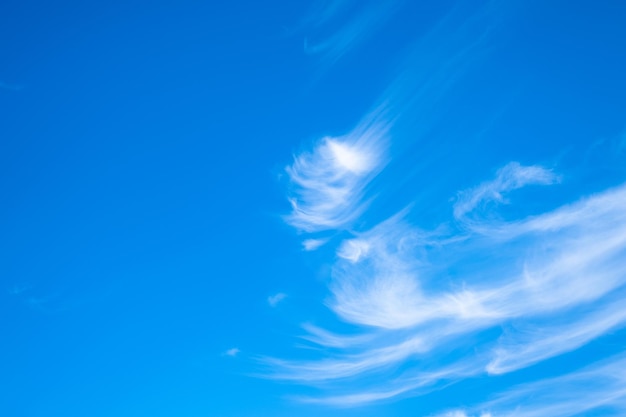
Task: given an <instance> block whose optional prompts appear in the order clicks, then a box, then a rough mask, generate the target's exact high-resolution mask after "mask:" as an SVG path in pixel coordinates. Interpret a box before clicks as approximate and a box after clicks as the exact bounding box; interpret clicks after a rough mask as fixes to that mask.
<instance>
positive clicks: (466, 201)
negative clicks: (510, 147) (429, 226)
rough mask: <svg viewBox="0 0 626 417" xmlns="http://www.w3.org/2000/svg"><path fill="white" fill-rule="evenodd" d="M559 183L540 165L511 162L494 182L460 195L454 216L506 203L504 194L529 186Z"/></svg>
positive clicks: (500, 171) (550, 172)
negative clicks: (491, 203)
mask: <svg viewBox="0 0 626 417" xmlns="http://www.w3.org/2000/svg"><path fill="white" fill-rule="evenodd" d="M558 181H559V177H558V176H557V175H555V174H554V173H553V172H552V171H551V170H548V169H546V168H544V167H541V166H538V165H531V166H523V165H520V164H519V163H518V162H511V163H509V164H507V165H506V166H504V167H503V168H501V169H500V170H499V171H498V173H497V174H496V178H495V179H494V180H492V181H488V182H485V183H483V184H481V185H479V186H478V187H476V188H473V189H471V190H467V191H463V192H461V193H459V196H458V198H457V202H456V204H455V205H454V216H455V217H456V218H461V217H463V216H465V215H466V214H468V213H470V212H472V211H473V210H475V209H476V208H477V207H480V206H481V205H484V204H487V203H490V202H496V203H503V202H506V200H505V199H504V194H505V193H508V192H509V191H513V190H517V189H519V188H522V187H524V186H527V185H534V184H537V185H548V184H554V183H556V182H558Z"/></svg>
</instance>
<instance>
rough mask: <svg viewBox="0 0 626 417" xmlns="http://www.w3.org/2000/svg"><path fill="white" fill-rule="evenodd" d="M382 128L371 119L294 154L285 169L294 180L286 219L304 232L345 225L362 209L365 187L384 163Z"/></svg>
mask: <svg viewBox="0 0 626 417" xmlns="http://www.w3.org/2000/svg"><path fill="white" fill-rule="evenodd" d="M372 117H374V118H375V116H374V115H373V116H372ZM386 130H387V127H386V126H385V124H384V123H383V122H380V121H377V120H371V119H370V120H368V121H365V122H364V123H362V124H361V125H359V126H357V128H355V129H354V130H353V131H352V132H350V133H349V134H348V135H346V136H343V137H340V138H330V137H327V138H324V139H322V140H321V141H320V143H318V144H317V145H316V146H315V148H314V149H313V150H312V151H311V152H304V153H302V154H300V155H297V156H295V157H294V162H293V164H292V165H290V166H288V167H287V169H286V171H287V174H288V175H289V179H290V181H291V183H292V185H293V194H292V196H291V197H290V199H289V201H290V202H291V206H292V212H291V214H290V215H288V216H286V221H287V222H288V223H289V224H291V225H292V226H294V227H296V228H297V229H300V230H304V231H307V232H315V231H320V230H330V229H342V228H345V227H347V226H349V225H350V223H351V222H352V221H353V220H354V219H356V218H357V217H358V216H359V215H360V214H361V213H362V212H363V210H364V209H365V206H366V202H365V201H363V195H364V192H365V187H366V185H367V184H368V183H369V182H370V181H371V180H372V178H373V177H374V176H375V175H376V174H377V173H378V171H379V170H380V169H381V167H382V165H383V164H384V152H385V151H384V150H385V142H386V139H385V135H386Z"/></svg>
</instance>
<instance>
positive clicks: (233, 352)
mask: <svg viewBox="0 0 626 417" xmlns="http://www.w3.org/2000/svg"><path fill="white" fill-rule="evenodd" d="M240 352H241V351H240V350H239V348H236V347H234V348H230V349H228V350H227V351H226V352H224V355H226V356H232V357H235V356H237V355H238V354H239V353H240Z"/></svg>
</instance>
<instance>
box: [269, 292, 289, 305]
mask: <svg viewBox="0 0 626 417" xmlns="http://www.w3.org/2000/svg"><path fill="white" fill-rule="evenodd" d="M285 298H287V294H285V293H282V292H279V293H277V294H274V295H270V296H269V297H267V303H268V304H269V305H270V307H276V306H277V305H278V303H280V302H281V301H283V300H284V299H285Z"/></svg>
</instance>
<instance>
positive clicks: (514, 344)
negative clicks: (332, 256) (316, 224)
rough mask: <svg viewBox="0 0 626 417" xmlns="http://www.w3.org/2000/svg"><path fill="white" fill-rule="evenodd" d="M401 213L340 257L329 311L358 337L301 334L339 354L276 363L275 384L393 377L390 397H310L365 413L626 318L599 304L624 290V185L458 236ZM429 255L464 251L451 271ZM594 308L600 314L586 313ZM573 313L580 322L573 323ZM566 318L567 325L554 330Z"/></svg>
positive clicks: (374, 393)
mask: <svg viewBox="0 0 626 417" xmlns="http://www.w3.org/2000/svg"><path fill="white" fill-rule="evenodd" d="M500 174H501V173H500ZM500 174H499V175H500ZM532 177H535V175H534V174H533V175H532ZM525 178H526V177H525ZM516 181H517V182H515V184H518V185H519V184H520V183H522V182H524V181H526V179H525V180H523V181H522V180H519V179H518V180H516ZM403 216H405V213H402V214H400V215H397V216H394V217H392V218H391V219H389V220H387V221H385V222H382V223H380V224H379V225H378V226H376V227H374V228H372V229H371V230H369V231H366V232H362V233H358V234H357V235H356V236H355V237H353V238H350V239H346V240H344V241H343V242H342V243H341V244H340V246H339V248H338V250H337V255H338V256H337V260H336V263H335V265H334V266H333V269H332V281H331V283H330V286H329V289H330V293H331V296H330V298H329V299H328V301H327V305H328V306H329V307H330V308H331V309H332V310H333V311H334V312H335V313H336V314H337V315H338V316H339V317H340V318H341V319H342V320H343V321H345V322H347V323H350V324H353V325H354V326H355V331H356V332H354V333H351V334H349V335H346V334H336V333H331V332H328V331H325V330H324V331H322V330H320V329H318V328H315V327H308V328H306V327H305V329H306V330H308V331H309V333H310V334H309V335H308V336H304V338H305V339H307V340H310V341H312V342H313V343H319V344H320V345H322V346H328V347H333V348H335V349H337V351H336V352H335V353H332V354H331V353H327V354H325V355H323V356H322V357H321V358H319V359H317V360H309V361H285V360H268V362H267V363H269V364H270V365H271V366H272V369H273V371H272V373H271V377H272V378H277V379H287V380H291V381H296V382H300V383H306V384H311V383H318V382H324V383H325V384H329V383H330V384H332V383H333V381H334V380H337V381H339V380H342V379H345V378H355V377H364V376H370V375H378V376H379V377H380V378H382V380H384V381H387V383H386V385H387V388H386V389H377V387H376V386H368V385H362V386H354V390H353V392H346V393H344V394H341V395H334V396H331V397H319V398H313V399H310V400H311V401H314V402H323V403H329V404H336V405H357V404H359V403H366V402H371V401H378V400H382V399H387V398H392V397H394V396H399V395H405V394H407V393H409V392H414V393H420V392H424V390H428V389H433V387H436V386H438V384H440V383H451V382H454V381H458V380H460V379H463V378H467V377H469V376H472V375H474V376H475V375H478V374H481V373H483V372H485V369H487V370H488V371H489V372H491V373H503V372H509V371H512V370H515V369H518V368H521V367H525V366H528V365H530V364H533V363H536V362H538V361H541V360H545V359H547V358H549V357H552V356H555V355H558V354H561V353H563V352H566V351H569V350H572V349H576V348H577V347H580V346H582V345H584V344H585V343H587V342H589V341H590V340H592V339H593V338H596V337H599V336H601V335H603V334H605V333H606V332H607V331H610V329H613V328H616V326H619V325H621V324H622V323H623V322H624V320H625V317H624V313H623V309H621V308H620V304H619V303H618V302H615V303H614V304H610V305H606V304H605V303H604V302H603V301H602V300H604V299H605V298H606V297H607V296H610V295H611V294H613V293H614V291H616V289H618V288H619V287H621V286H622V285H624V284H626V264H625V263H624V262H623V259H625V257H626V186H622V187H618V188H616V189H612V190H607V191H605V192H602V193H599V194H596V195H592V196H590V197H587V198H584V199H581V200H580V201H578V202H575V203H573V204H569V205H566V206H563V207H561V208H557V209H555V210H553V211H551V212H547V213H544V214H541V215H539V216H533V217H529V218H526V219H522V220H518V221H513V222H510V223H503V222H489V221H487V220H484V221H482V222H481V223H477V224H480V228H478V229H476V230H473V229H472V230H470V231H469V232H468V231H460V232H459V233H461V235H457V236H454V235H452V236H450V235H443V236H438V235H436V234H428V233H423V232H420V231H419V230H417V229H415V228H413V227H412V226H410V225H409V224H408V223H407V222H406V221H405V220H404V219H403ZM451 233H452V232H451ZM463 233H465V234H466V235H465V236H463V235H462V234H463ZM437 241H439V244H433V242H437ZM424 251H426V252H427V253H437V254H443V253H455V254H459V255H458V256H457V255H455V257H453V258H451V259H452V260H451V261H450V262H452V263H450V264H445V263H444V264H439V265H433V264H430V263H429V262H428V256H426V255H424ZM496 251H497V252H496ZM492 252H493V253H497V254H498V256H495V257H488V260H487V261H485V262H482V263H480V264H479V266H480V267H479V268H477V269H467V268H465V269H463V270H464V271H465V272H464V273H462V274H461V275H459V276H457V277H455V278H454V280H452V281H450V282H449V284H448V285H441V284H437V280H438V275H439V274H441V271H445V270H446V269H448V268H454V267H456V266H458V265H461V266H463V265H464V264H465V262H466V261H467V259H471V258H472V257H475V256H482V254H484V253H492ZM437 258H438V259H445V258H441V255H437ZM590 282H592V283H593V285H590ZM593 303H599V304H598V307H594V308H590V307H584V306H593V305H594V304H593ZM583 307H584V308H583ZM575 308H576V309H579V310H578V315H577V317H576V319H575V320H571V319H568V317H569V316H568V314H569V312H571V310H572V309H575ZM512 320H514V321H515V323H517V327H510V326H509V327H508V328H510V329H512V330H511V332H513V333H510V334H507V336H506V337H503V338H501V339H500V341H499V344H498V345H497V346H495V347H493V344H494V343H496V342H497V341H496V340H492V341H486V342H485V346H483V347H484V349H482V351H483V352H484V353H483V354H481V355H474V356H471V357H469V358H468V359H467V361H466V362H462V363H456V360H455V359H452V362H445V361H444V363H449V365H446V366H444V368H441V369H421V367H422V366H423V365H419V364H423V363H428V361H429V358H432V357H436V355H440V354H441V352H442V351H443V352H445V351H447V350H449V349H451V348H452V347H454V346H458V347H460V348H463V346H464V344H465V343H467V342H466V341H467V340H468V337H470V338H471V337H472V335H474V334H477V332H479V331H481V330H484V329H487V328H492V327H496V326H501V325H503V324H506V323H510V322H511V321H512ZM529 320H530V323H531V324H529V326H534V327H533V329H534V330H533V334H529V333H527V334H523V333H521V334H517V333H515V329H516V328H519V329H523V328H526V329H528V328H529V327H528V326H526V327H524V326H523V324H524V323H525V321H529ZM558 320H566V321H567V323H568V324H567V325H565V326H556V324H555V323H558ZM520 331H521V330H520ZM533 335H534V336H533ZM490 345H491V348H489V346H490ZM401 364H405V365H406V364H411V365H410V366H409V368H408V369H409V370H415V371H416V372H417V373H416V374H415V375H413V376H407V375H411V372H408V373H405V374H404V375H402V376H398V375H395V376H394V369H397V367H398V366H400V365H401ZM444 370H446V372H444ZM390 378H391V379H392V380H393V381H394V383H393V384H391V385H390V384H389V383H388V381H389V380H390ZM331 386H332V385H331ZM475 415H476V414H475Z"/></svg>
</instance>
